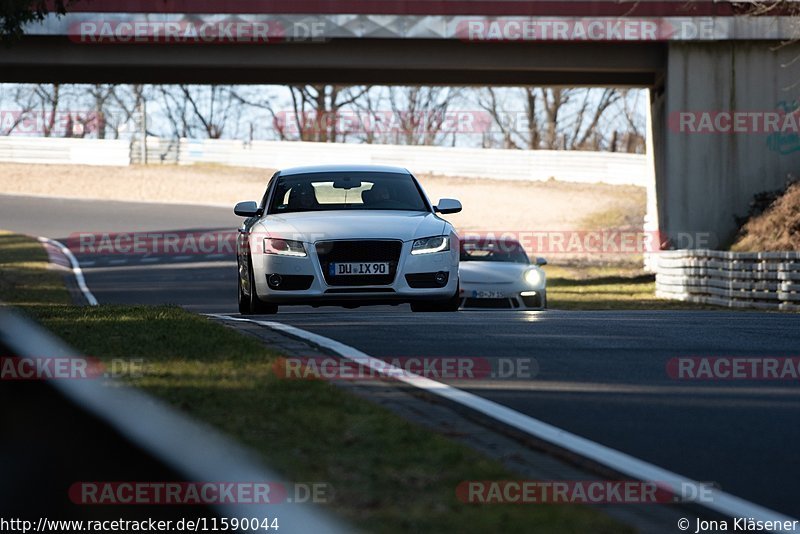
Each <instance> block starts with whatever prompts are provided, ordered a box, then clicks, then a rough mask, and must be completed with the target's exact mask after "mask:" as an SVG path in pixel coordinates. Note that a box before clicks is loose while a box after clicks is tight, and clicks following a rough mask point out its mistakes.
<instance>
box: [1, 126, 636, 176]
mask: <svg viewBox="0 0 800 534" xmlns="http://www.w3.org/2000/svg"><path fill="white" fill-rule="evenodd" d="M147 145H148V146H147V148H148V163H150V164H158V163H161V162H164V163H173V164H174V163H175V162H176V161H177V163H178V164H180V165H194V164H197V163H217V164H222V165H235V166H240V167H255V168H264V169H282V168H286V167H297V166H302V165H324V164H336V163H345V164H348V163H350V164H377V165H396V166H400V167H406V168H408V169H409V170H411V171H412V172H414V173H417V174H438V175H446V176H460V177H465V178H489V179H500V180H534V181H546V180H550V179H555V180H559V181H568V182H583V183H593V182H604V183H608V184H632V185H639V186H645V185H646V184H647V177H648V173H647V159H646V157H645V156H643V155H639V154H614V153H609V152H567V151H555V150H498V149H480V148H449V147H428V146H395V145H362V144H358V145H357V144H332V143H301V142H280V141H255V142H253V143H252V144H248V143H244V142H242V141H230V140H210V139H207V140H191V139H182V140H181V141H180V143H176V142H174V141H170V140H168V139H159V138H148V141H147ZM162 153H163V155H164V156H165V157H164V158H163V159H162V158H161V157H159V156H160V155H162ZM139 159H140V152H139V150H138V147H136V146H134V147H133V149H132V150H131V148H130V144H129V142H128V141H124V140H106V139H103V140H100V139H69V138H39V137H0V161H2V162H15V163H54V164H55V163H60V164H82V165H113V166H126V165H130V163H131V160H133V162H138V161H139Z"/></svg>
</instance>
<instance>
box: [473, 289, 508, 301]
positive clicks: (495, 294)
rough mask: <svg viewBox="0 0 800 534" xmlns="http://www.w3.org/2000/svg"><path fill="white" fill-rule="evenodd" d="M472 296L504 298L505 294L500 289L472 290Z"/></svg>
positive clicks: (477, 297)
mask: <svg viewBox="0 0 800 534" xmlns="http://www.w3.org/2000/svg"><path fill="white" fill-rule="evenodd" d="M472 298H475V299H504V298H506V294H505V293H502V292H501V291H473V292H472Z"/></svg>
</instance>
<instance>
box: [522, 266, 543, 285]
mask: <svg viewBox="0 0 800 534" xmlns="http://www.w3.org/2000/svg"><path fill="white" fill-rule="evenodd" d="M525 281H526V282H528V284H530V285H532V286H540V285H542V282H544V274H543V273H542V271H540V270H539V269H529V270H528V271H525Z"/></svg>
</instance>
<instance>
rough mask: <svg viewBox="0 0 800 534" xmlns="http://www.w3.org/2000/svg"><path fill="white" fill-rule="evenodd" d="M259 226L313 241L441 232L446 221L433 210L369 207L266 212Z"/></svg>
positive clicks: (403, 237) (411, 236) (407, 236)
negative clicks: (376, 208)
mask: <svg viewBox="0 0 800 534" xmlns="http://www.w3.org/2000/svg"><path fill="white" fill-rule="evenodd" d="M259 225H260V226H261V227H262V228H261V231H264V232H266V233H267V234H268V235H270V236H278V237H283V238H285V239H294V240H297V241H305V242H307V243H314V242H316V241H324V240H328V239H401V240H403V241H410V240H412V239H417V238H420V237H430V236H435V235H443V234H444V233H445V231H446V228H447V226H448V224H447V223H446V222H445V221H443V220H442V219H440V218H438V217H436V216H435V215H434V214H433V213H425V212H416V211H386V210H370V211H359V212H355V211H354V212H342V211H314V212H302V213H286V214H281V215H267V216H266V217H264V218H263V219H262V220H261V222H260V223H259Z"/></svg>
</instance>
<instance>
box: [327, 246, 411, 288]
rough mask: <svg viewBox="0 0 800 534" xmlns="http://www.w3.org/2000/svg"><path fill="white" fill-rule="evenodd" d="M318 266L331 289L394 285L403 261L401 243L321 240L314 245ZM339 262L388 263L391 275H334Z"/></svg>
mask: <svg viewBox="0 0 800 534" xmlns="http://www.w3.org/2000/svg"><path fill="white" fill-rule="evenodd" d="M315 247H316V250H317V256H318V257H319V265H320V268H321V269H322V274H323V276H324V277H325V281H326V282H327V283H328V285H331V286H372V285H388V284H391V283H392V282H394V278H395V275H396V274H397V263H398V261H399V260H400V251H401V250H402V248H403V243H402V241H394V240H377V239H373V240H357V241H356V240H353V241H319V242H317V243H316V245H315ZM338 262H347V263H350V262H353V263H372V262H387V263H389V273H388V274H384V275H355V276H352V275H350V276H332V275H331V273H330V270H329V268H330V264H331V263H338Z"/></svg>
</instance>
